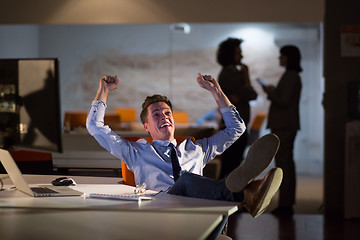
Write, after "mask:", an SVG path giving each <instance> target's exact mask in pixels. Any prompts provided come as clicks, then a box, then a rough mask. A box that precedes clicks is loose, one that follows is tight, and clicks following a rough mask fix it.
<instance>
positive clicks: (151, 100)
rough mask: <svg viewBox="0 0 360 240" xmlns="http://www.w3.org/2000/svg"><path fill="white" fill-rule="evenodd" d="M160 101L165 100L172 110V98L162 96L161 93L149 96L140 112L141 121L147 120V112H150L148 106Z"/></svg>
mask: <svg viewBox="0 0 360 240" xmlns="http://www.w3.org/2000/svg"><path fill="white" fill-rule="evenodd" d="M158 102H164V103H166V104H167V105H168V106H169V107H170V109H171V112H172V105H171V102H170V100H169V99H168V98H167V97H166V96H161V95H159V94H155V95H152V96H147V97H146V99H145V101H144V103H143V104H142V110H141V113H140V119H141V122H142V123H143V124H144V123H146V122H147V114H148V107H149V106H150V105H151V104H153V103H158Z"/></svg>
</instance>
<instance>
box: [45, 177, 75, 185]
mask: <svg viewBox="0 0 360 240" xmlns="http://www.w3.org/2000/svg"><path fill="white" fill-rule="evenodd" d="M51 183H52V185H54V186H70V185H76V183H75V181H74V180H73V179H72V178H68V177H60V178H56V179H54V180H53V181H52V182H51Z"/></svg>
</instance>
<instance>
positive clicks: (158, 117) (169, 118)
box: [144, 102, 175, 141]
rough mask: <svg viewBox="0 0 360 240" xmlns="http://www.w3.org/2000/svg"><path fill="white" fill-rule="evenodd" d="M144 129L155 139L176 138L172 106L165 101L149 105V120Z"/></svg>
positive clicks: (170, 139)
mask: <svg viewBox="0 0 360 240" xmlns="http://www.w3.org/2000/svg"><path fill="white" fill-rule="evenodd" d="M144 129H145V130H146V131H147V132H148V133H150V135H151V137H152V139H153V140H169V141H172V140H173V139H174V132H175V124H174V118H173V115H172V112H171V109H170V107H169V106H168V105H167V104H166V103H164V102H157V103H153V104H151V105H150V106H149V107H148V114H147V122H146V123H144Z"/></svg>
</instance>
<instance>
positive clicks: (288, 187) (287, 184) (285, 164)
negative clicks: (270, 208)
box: [271, 129, 297, 207]
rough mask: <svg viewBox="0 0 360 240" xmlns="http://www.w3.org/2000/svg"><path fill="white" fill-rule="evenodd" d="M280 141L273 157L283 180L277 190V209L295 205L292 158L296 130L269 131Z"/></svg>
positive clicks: (294, 179)
mask: <svg viewBox="0 0 360 240" xmlns="http://www.w3.org/2000/svg"><path fill="white" fill-rule="evenodd" d="M271 132H272V133H274V134H276V135H277V136H278V137H279V139H280V147H279V150H278V152H277V154H276V156H275V164H276V166H277V167H279V168H281V169H282V170H283V180H282V183H281V186H280V189H279V193H280V199H279V207H291V206H292V205H293V204H294V203H295V194H296V172H295V162H294V157H293V150H294V141H295V137H296V133H297V130H288V129H287V130H277V129H271Z"/></svg>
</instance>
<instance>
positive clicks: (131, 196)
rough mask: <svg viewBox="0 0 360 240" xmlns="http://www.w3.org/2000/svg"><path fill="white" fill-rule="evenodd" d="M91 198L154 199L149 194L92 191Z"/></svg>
mask: <svg viewBox="0 0 360 240" xmlns="http://www.w3.org/2000/svg"><path fill="white" fill-rule="evenodd" d="M90 198H101V199H112V200H126V201H143V200H152V199H153V198H152V197H151V196H149V195H136V194H102V193H90Z"/></svg>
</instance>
